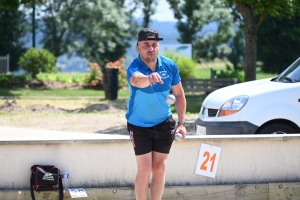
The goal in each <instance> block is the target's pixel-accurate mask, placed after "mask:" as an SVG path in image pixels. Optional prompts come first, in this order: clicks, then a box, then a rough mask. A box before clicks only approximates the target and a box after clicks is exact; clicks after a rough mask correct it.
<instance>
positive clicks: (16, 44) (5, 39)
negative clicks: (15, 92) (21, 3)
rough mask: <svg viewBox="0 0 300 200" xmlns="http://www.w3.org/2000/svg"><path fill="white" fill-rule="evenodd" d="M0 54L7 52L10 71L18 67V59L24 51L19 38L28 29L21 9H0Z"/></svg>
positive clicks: (22, 41) (22, 43)
mask: <svg viewBox="0 0 300 200" xmlns="http://www.w3.org/2000/svg"><path fill="white" fill-rule="evenodd" d="M0 27H1V28H0V38H1V40H0V55H2V56H3V55H7V54H9V55H10V56H9V57H10V59H9V63H10V71H16V70H18V69H19V66H18V60H19V57H20V56H21V54H22V53H24V52H25V51H26V48H25V47H24V45H25V41H24V40H21V38H23V37H24V36H25V34H26V33H27V31H28V23H27V21H26V20H25V15H24V13H22V12H21V11H17V10H8V9H0Z"/></svg>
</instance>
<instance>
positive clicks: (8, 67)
mask: <svg viewBox="0 0 300 200" xmlns="http://www.w3.org/2000/svg"><path fill="white" fill-rule="evenodd" d="M6 69H7V70H6V73H7V72H9V53H8V54H7V68H6Z"/></svg>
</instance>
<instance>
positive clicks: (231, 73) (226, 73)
mask: <svg viewBox="0 0 300 200" xmlns="http://www.w3.org/2000/svg"><path fill="white" fill-rule="evenodd" d="M217 77H218V78H237V79H238V83H242V82H244V81H245V77H244V75H242V74H241V73H239V72H238V71H234V70H229V69H227V70H226V71H220V73H218V74H217Z"/></svg>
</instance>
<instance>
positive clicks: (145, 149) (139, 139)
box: [127, 116, 176, 155]
mask: <svg viewBox="0 0 300 200" xmlns="http://www.w3.org/2000/svg"><path fill="white" fill-rule="evenodd" d="M175 127H176V122H175V120H174V119H173V118H172V116H171V117H170V118H168V119H166V120H165V121H163V122H161V123H159V124H157V125H155V126H153V127H140V126H135V125H132V124H130V123H128V122H127V129H128V131H129V135H130V139H131V142H132V145H133V148H134V151H135V155H142V154H146V153H149V152H151V151H156V152H159V153H165V154H169V152H170V149H171V146H172V143H173V141H174V138H175V134H174V132H175Z"/></svg>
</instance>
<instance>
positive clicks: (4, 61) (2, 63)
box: [0, 54, 9, 73]
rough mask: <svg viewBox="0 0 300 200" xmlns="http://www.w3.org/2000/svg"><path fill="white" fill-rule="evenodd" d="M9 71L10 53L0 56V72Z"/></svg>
mask: <svg viewBox="0 0 300 200" xmlns="http://www.w3.org/2000/svg"><path fill="white" fill-rule="evenodd" d="M7 72H9V54H7V55H6V56H0V73H7Z"/></svg>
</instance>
